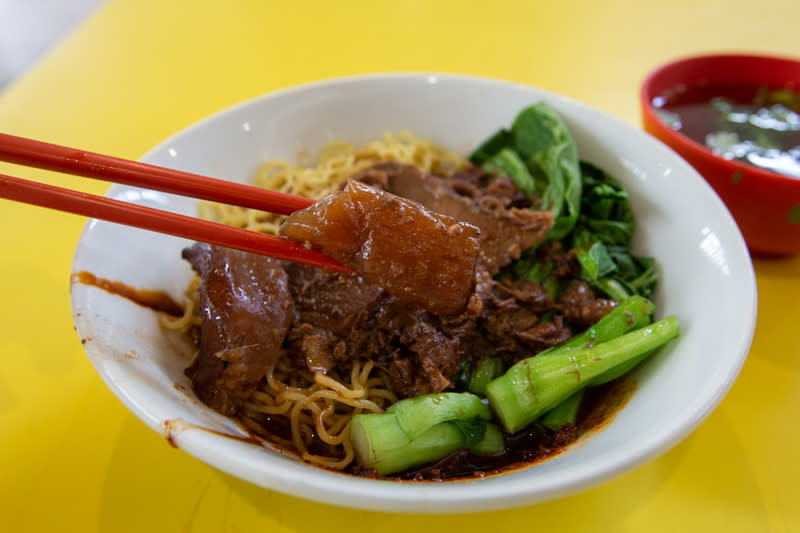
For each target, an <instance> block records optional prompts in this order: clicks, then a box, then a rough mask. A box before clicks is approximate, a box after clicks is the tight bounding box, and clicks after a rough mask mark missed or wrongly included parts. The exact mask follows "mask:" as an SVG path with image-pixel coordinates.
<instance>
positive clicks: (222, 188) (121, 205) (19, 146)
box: [0, 133, 351, 272]
mask: <svg viewBox="0 0 800 533" xmlns="http://www.w3.org/2000/svg"><path fill="white" fill-rule="evenodd" d="M0 161H6V162H8V163H15V164H18V165H25V166H30V167H36V168H41V169H45V170H52V171H56V172H63V173H65V174H74V175H77V176H83V177H87V178H95V179H100V180H105V181H110V182H115V183H121V184H123V185H133V186H137V187H143V188H146V189H153V190H157V191H161V192H168V193H173V194H179V195H183V196H190V197H192V198H198V199H202V200H212V201H216V202H221V203H225V204H230V205H236V206H240V207H247V208H252V209H259V210H261V211H268V212H272V213H278V214H282V215H288V214H289V213H292V212H293V211H297V210H298V209H304V208H306V207H308V206H310V205H311V204H313V203H314V201H313V200H310V199H308V198H303V197H300V196H292V195H290V194H285V193H281V192H276V191H269V190H265V189H260V188H258V187H251V186H248V185H242V184H239V183H233V182H229V181H223V180H218V179H213V178H208V177H205V176H200V175H197V174H191V173H188V172H182V171H179V170H173V169H169V168H165V167H158V166H154V165H148V164H145V163H140V162H137V161H129V160H126V159H120V158H117V157H113V156H108V155H102V154H97V153H93V152H86V151H84V150H77V149H75V148H68V147H66V146H59V145H56V144H50V143H45V142H41V141H36V140H33V139H26V138H24V137H16V136H14V135H7V134H4V133H0ZM0 198H6V199H9V200H16V201H19V202H24V203H28V204H33V205H38V206H40V207H48V208H51V209H57V210H60V211H67V212H69V213H75V214H78V215H84V216H87V217H92V218H98V219H102V220H107V221H109V222H116V223H119V224H125V225H128V226H136V227H139V228H143V229H147V230H151V231H157V232H160V233H167V234H169V235H175V236H177V237H185V238H188V239H192V240H195V241H201V242H207V243H211V244H218V245H221V246H226V247H228V248H235V249H238V250H244V251H246V252H253V253H257V254H261V255H268V256H270V257H275V258H277V259H284V260H287V261H292V262H295V263H303V264H306V265H312V266H318V267H323V268H327V269H329V270H334V271H337V272H351V270H350V269H349V268H347V267H346V266H344V265H342V264H341V263H339V262H338V261H335V260H334V259H331V258H330V257H328V256H327V255H325V254H323V253H321V252H318V251H314V250H308V249H306V248H305V247H304V246H303V245H302V244H300V243H296V242H294V241H290V240H288V239H283V238H280V237H274V236H272V235H265V234H262V233H258V232H255V231H250V230H246V229H241V228H235V227H231V226H226V225H224V224H218V223H215V222H209V221H207V220H201V219H198V218H194V217H187V216H184V215H178V214H175V213H170V212H167V211H161V210H158V209H153V208H150V207H145V206H140V205H135V204H131V203H128V202H121V201H119V200H114V199H111V198H106V197H102V196H94V195H91V194H87V193H83V192H78V191H73V190H70V189H64V188H61V187H55V186H52V185H46V184H43V183H36V182H33V181H28V180H24V179H20V178H14V177H11V176H6V175H3V174H0Z"/></svg>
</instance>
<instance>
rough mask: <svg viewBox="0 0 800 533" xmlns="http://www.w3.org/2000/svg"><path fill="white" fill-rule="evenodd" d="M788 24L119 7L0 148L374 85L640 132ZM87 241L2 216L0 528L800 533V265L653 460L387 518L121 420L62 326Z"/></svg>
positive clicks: (609, 13) (782, 19)
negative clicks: (568, 486) (597, 114)
mask: <svg viewBox="0 0 800 533" xmlns="http://www.w3.org/2000/svg"><path fill="white" fill-rule="evenodd" d="M798 21H800V3H797V2H796V0H783V1H777V0H762V1H758V2H753V1H740V0H716V1H703V0H672V1H668V2H652V1H639V0H609V1H607V2H590V1H576V0H560V1H558V2H552V1H549V2H535V1H518V2H509V1H503V0H497V1H493V2H474V3H473V2H469V1H462V2H444V1H442V2H425V1H422V0H419V1H410V2H404V1H402V0H395V1H393V2H384V1H377V0H374V1H369V2H368V1H364V2H352V3H348V2H344V1H343V2H326V1H307V2H300V1H298V2H289V1H266V0H235V1H231V2H221V1H214V0H170V1H164V0H112V1H110V2H109V3H108V4H107V5H105V6H104V7H103V8H102V9H101V10H100V11H99V12H97V13H96V14H95V15H94V16H93V17H92V18H91V19H89V20H88V21H86V22H85V23H84V24H83V25H82V26H81V27H79V28H78V29H77V30H76V31H75V32H74V33H73V34H71V35H70V36H69V37H68V38H67V39H66V40H64V41H63V42H62V43H60V45H59V46H57V47H56V49H55V50H54V51H53V52H52V53H50V54H49V55H48V56H46V57H45V58H44V59H43V60H41V62H39V63H38V64H37V65H36V66H35V67H34V68H33V69H32V70H31V71H29V72H28V73H27V74H26V75H25V76H24V77H23V78H22V79H20V80H18V81H17V82H16V83H14V84H13V85H12V86H10V87H8V88H7V89H6V90H5V91H4V92H3V93H2V94H0V131H4V132H8V133H14V134H18V135H24V136H30V137H35V138H39V139H43V140H48V141H51V142H56V143H61V144H67V145H71V146H76V147H81V148H84V149H88V150H93V151H98V152H104V153H111V154H115V155H119V156H122V157H127V158H134V159H135V158H138V157H140V156H141V155H142V154H143V153H144V152H146V151H147V150H148V149H149V148H150V147H152V146H154V145H155V144H157V143H158V142H159V141H161V140H162V139H164V138H165V137H167V136H169V135H171V134H172V133H174V132H176V131H178V130H180V129H182V128H183V127H185V126H186V125H188V124H191V123H192V122H194V121H196V120H198V119H200V118H202V117H204V116H206V115H208V114H209V113H211V112H214V111H216V110H219V109H221V108H224V107H226V106H229V105H231V104H233V103H236V102H239V101H241V100H244V99H246V98H249V97H252V96H255V95H258V94H261V93H265V92H268V91H272V90H274V89H278V88H281V87H286V86H290V85H293V84H297V83H302V82H308V81H313V80H318V79H322V78H329V77H335V76H341V75H348V74H357V73H367V72H380V71H443V72H458V73H469V74H477V75H485V76H491V77H498V78H504V79H508V80H513V81H516V82H522V83H527V84H531V85H535V86H539V87H541V88H544V89H547V90H551V91H554V92H558V93H563V94H565V95H568V96H571V97H574V98H576V99H578V100H582V101H584V102H586V103H588V104H590V105H592V106H595V107H598V108H600V109H603V110H605V111H607V112H609V113H611V114H613V115H616V116H617V117H620V118H622V119H623V120H626V121H628V122H630V123H632V124H635V125H638V124H639V112H638V107H637V90H638V85H639V83H640V81H641V80H642V78H643V77H644V76H645V74H646V73H647V72H648V71H649V70H650V69H651V68H653V67H655V66H656V65H658V64H660V63H661V62H664V61H666V60H669V59H672V58H675V57H677V56H682V55H686V54H693V53H698V52H706V51H731V50H734V51H755V52H767V53H775V54H779V55H789V56H792V55H794V56H797V54H798V52H800V44H799V43H800V40H798V28H799V26H798V23H799V22H798ZM0 172H5V173H13V174H16V175H19V176H22V177H36V178H41V179H43V180H45V181H54V178H53V177H52V175H47V174H46V173H44V172H39V171H34V170H30V169H22V168H18V167H11V166H8V165H3V166H0ZM58 179H59V180H60V181H61V182H62V183H64V182H65V181H66V183H67V185H68V186H71V187H75V188H81V189H83V190H86V191H89V192H93V193H102V192H104V191H105V189H106V188H107V184H104V183H100V182H89V181H88V180H81V179H79V178H64V177H59V178H58ZM84 223H85V220H83V219H81V218H80V217H77V216H72V215H67V214H62V213H57V212H51V211H48V210H43V209H38V208H34V207H29V206H25V205H22V204H17V203H12V202H7V201H0V250H1V252H0V253H2V259H0V298H2V302H1V305H0V355H2V364H0V510H2V511H3V512H2V515H0V524H1V525H0V530H2V531H9V532H11V531H68V530H69V531H82V532H90V531H103V532H106V531H136V532H138V533H141V532H142V531H148V532H149V531H182V532H189V531H229V532H234V531H249V530H256V529H257V530H259V531H271V532H274V531H321V530H324V531H344V530H347V531H408V530H411V531H420V530H440V531H441V530H446V531H479V530H486V529H487V528H488V529H489V530H490V531H518V530H522V531H543V530H546V529H551V528H553V529H555V530H558V531H579V530H589V529H591V530H595V531H636V532H638V531H670V532H671V531H725V532H727V533H732V532H735V531H746V532H753V531H800V505H798V500H797V494H798V490H797V489H798V481H800V458H799V457H798V440H800V425H798V423H797V420H798V415H800V326H799V324H800V305H798V299H799V298H800V257H797V258H794V259H784V260H774V261H765V260H758V261H755V268H756V274H757V278H758V289H759V302H758V305H759V316H758V324H757V328H756V334H755V340H754V342H753V346H752V350H751V351H750V355H749V357H748V359H747V362H746V363H745V365H744V368H743V370H742V372H741V375H740V377H739V379H738V380H737V381H736V383H735V385H734V386H733V388H732V390H731V391H730V393H729V394H728V395H727V397H726V398H725V399H724V401H723V402H722V404H721V405H720V406H719V408H718V409H717V410H716V411H715V412H714V413H713V414H712V415H711V416H710V417H709V418H708V419H707V420H706V421H705V422H704V423H703V424H702V425H701V426H700V428H699V429H697V430H696V431H695V432H694V433H693V434H692V435H691V436H690V437H688V438H687V439H686V440H685V441H683V442H682V443H680V444H679V445H677V446H675V447H674V448H673V449H672V450H671V451H669V452H667V453H665V454H664V455H663V456H661V457H659V458H657V459H655V460H653V461H651V462H649V463H648V464H646V465H644V466H642V467H640V468H638V469H636V470H634V471H632V472H629V473H627V474H624V475H622V476H621V477H618V478H616V479H614V480H612V481H610V482H607V483H605V484H603V485H601V486H599V487H596V488H594V489H591V490H588V491H586V492H583V493H580V494H577V495H573V496H570V497H566V498H563V499H561V500H558V501H553V502H549V503H544V504H539V505H532V506H528V507H523V508H517V509H513V510H509V511H502V512H488V513H480V514H472V515H458V516H423V515H386V514H381V513H368V512H360V511H353V510H348V509H340V508H336V507H331V506H326V505H319V504H315V503H310V502H307V501H304V500H301V499H297V498H293V497H289V496H284V495H282V494H279V493H276V492H270V491H265V490H262V489H259V488H256V487H254V486H251V485H249V484H247V483H244V482H241V481H239V480H237V479H234V478H232V477H230V476H227V475H224V474H222V473H220V472H218V471H216V470H215V469H213V468H211V467H208V466H206V465H205V464H203V463H201V462H200V461H198V460H196V459H194V458H192V457H190V456H188V455H187V454H186V453H184V452H182V451H180V450H175V449H173V448H171V447H170V446H169V445H168V444H167V443H166V441H165V440H164V439H163V438H162V437H160V436H159V435H157V434H156V433H154V432H152V431H150V430H149V429H147V428H146V427H145V425H144V424H143V423H141V422H140V421H139V420H138V419H136V418H135V417H134V416H133V415H132V414H130V413H129V412H128V411H127V410H126V409H125V408H124V407H123V406H122V404H121V403H120V402H119V401H118V400H117V399H116V397H114V396H113V395H112V394H111V392H109V390H108V389H107V388H106V387H105V385H104V384H103V383H102V382H101V380H100V378H99V377H98V376H97V375H96V374H95V371H94V370H93V368H92V366H91V365H90V363H89V361H88V359H87V358H86V357H85V355H84V353H83V351H82V349H81V344H80V342H79V340H78V338H77V336H76V335H75V333H74V331H73V327H72V319H71V313H70V306H69V299H68V293H69V273H70V262H71V259H72V253H73V249H74V247H75V244H76V242H77V240H78V236H79V233H80V231H81V229H82V227H83V224H84ZM708 312H709V313H714V312H715V309H714V302H709V307H708ZM708 356H709V357H713V356H714V354H708Z"/></svg>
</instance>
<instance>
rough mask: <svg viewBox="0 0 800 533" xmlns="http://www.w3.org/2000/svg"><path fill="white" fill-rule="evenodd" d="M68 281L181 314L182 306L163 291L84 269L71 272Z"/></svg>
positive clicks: (159, 309) (149, 306) (170, 313)
mask: <svg viewBox="0 0 800 533" xmlns="http://www.w3.org/2000/svg"><path fill="white" fill-rule="evenodd" d="M70 281H71V282H72V283H73V284H74V283H81V284H83V285H91V286H93V287H97V288H98V289H103V290H104V291H106V292H107V293H109V294H115V295H117V296H122V297H123V298H126V299H128V300H130V301H131V302H133V303H135V304H137V305H141V306H142V307H148V308H150V309H152V310H154V311H161V312H163V313H167V314H168V315H171V316H175V317H179V316H183V307H181V306H180V305H179V304H178V303H177V302H175V300H173V299H172V298H171V297H170V295H169V294H167V293H165V292H164V291H158V290H152V289H137V288H136V287H131V286H130V285H126V284H124V283H122V282H120V281H114V280H110V279H106V278H100V277H98V276H95V275H94V274H92V273H91V272H86V271H85V270H82V271H80V272H75V273H74V274H72V276H71V278H70Z"/></svg>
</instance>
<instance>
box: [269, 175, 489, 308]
mask: <svg viewBox="0 0 800 533" xmlns="http://www.w3.org/2000/svg"><path fill="white" fill-rule="evenodd" d="M281 234H282V235H283V236H285V237H288V238H289V239H292V240H295V241H300V242H305V243H308V244H309V245H311V246H313V247H315V248H319V249H321V250H322V251H323V252H325V253H326V254H328V255H330V256H331V257H333V258H334V259H337V260H338V261H340V262H342V263H344V264H345V265H347V266H348V267H350V268H352V269H353V271H355V272H356V273H358V274H359V275H360V276H361V277H362V278H364V279H365V280H367V281H369V282H372V283H375V284H377V285H380V286H381V287H383V288H385V289H386V290H387V292H389V293H390V294H391V295H392V296H394V297H395V298H397V299H398V300H401V301H403V302H407V303H412V304H417V305H420V306H422V307H424V308H425V309H427V310H428V311H430V312H432V313H435V314H437V315H452V314H457V313H460V312H462V311H463V310H464V309H465V308H466V305H467V300H468V299H469V297H470V295H471V294H472V292H473V287H474V277H475V265H476V262H477V259H478V252H479V249H480V231H479V230H478V228H476V227H475V226H474V225H472V224H469V223H464V222H459V221H456V220H455V219H454V218H452V217H450V216H447V215H442V214H439V213H436V212H433V211H430V210H428V209H425V208H424V207H423V206H422V205H420V204H419V203H417V202H414V201H410V200H407V199H405V198H400V197H399V196H396V195H394V194H390V193H387V192H385V191H383V190H380V189H377V188H374V187H370V186H368V185H366V184H364V183H361V182H358V181H353V180H350V181H348V182H347V184H346V185H345V187H344V188H343V189H342V190H341V191H337V192H335V193H333V194H330V195H328V196H327V197H326V198H324V199H323V200H321V201H319V202H317V203H316V204H314V205H312V206H311V207H309V208H307V209H304V210H302V211H297V212H295V213H293V214H292V215H290V216H289V218H288V219H287V220H286V222H285V223H284V224H283V226H282V227H281Z"/></svg>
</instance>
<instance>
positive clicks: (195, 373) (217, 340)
mask: <svg viewBox="0 0 800 533" xmlns="http://www.w3.org/2000/svg"><path fill="white" fill-rule="evenodd" d="M183 256H184V258H185V259H187V260H188V261H189V262H190V263H191V264H192V267H193V268H194V269H195V270H196V271H197V272H198V273H199V274H200V276H201V285H200V313H201V316H202V323H201V325H200V342H199V347H200V351H199V353H198V355H197V357H196V358H195V360H194V362H193V363H192V365H191V366H190V367H189V368H187V369H186V375H187V376H189V377H190V378H191V380H192V384H193V386H194V390H195V393H196V394H197V396H198V397H199V398H200V400H202V401H203V403H205V404H207V405H209V406H210V407H212V408H214V409H216V410H217V411H219V412H221V413H223V414H235V413H236V412H237V410H238V409H239V407H240V406H241V404H242V402H243V401H244V400H245V399H246V398H247V397H248V396H249V395H250V393H251V392H252V391H253V390H254V389H255V388H256V387H257V386H258V384H259V383H260V382H261V379H262V378H263V377H264V374H266V372H267V370H268V369H269V367H270V366H271V365H272V364H273V363H274V362H275V360H276V358H277V357H278V353H279V350H280V347H281V344H283V341H284V338H285V337H286V333H287V331H288V329H289V325H290V324H291V321H292V312H293V304H292V299H291V297H290V295H289V285H288V276H287V274H286V271H285V270H284V268H283V266H282V263H281V262H280V261H278V260H276V259H272V258H269V257H265V256H259V255H254V254H249V253H246V252H240V251H237V250H231V249H228V248H222V247H218V246H210V245H207V244H201V243H198V244H195V245H194V246H192V247H191V248H187V249H185V250H184V252H183Z"/></svg>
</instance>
